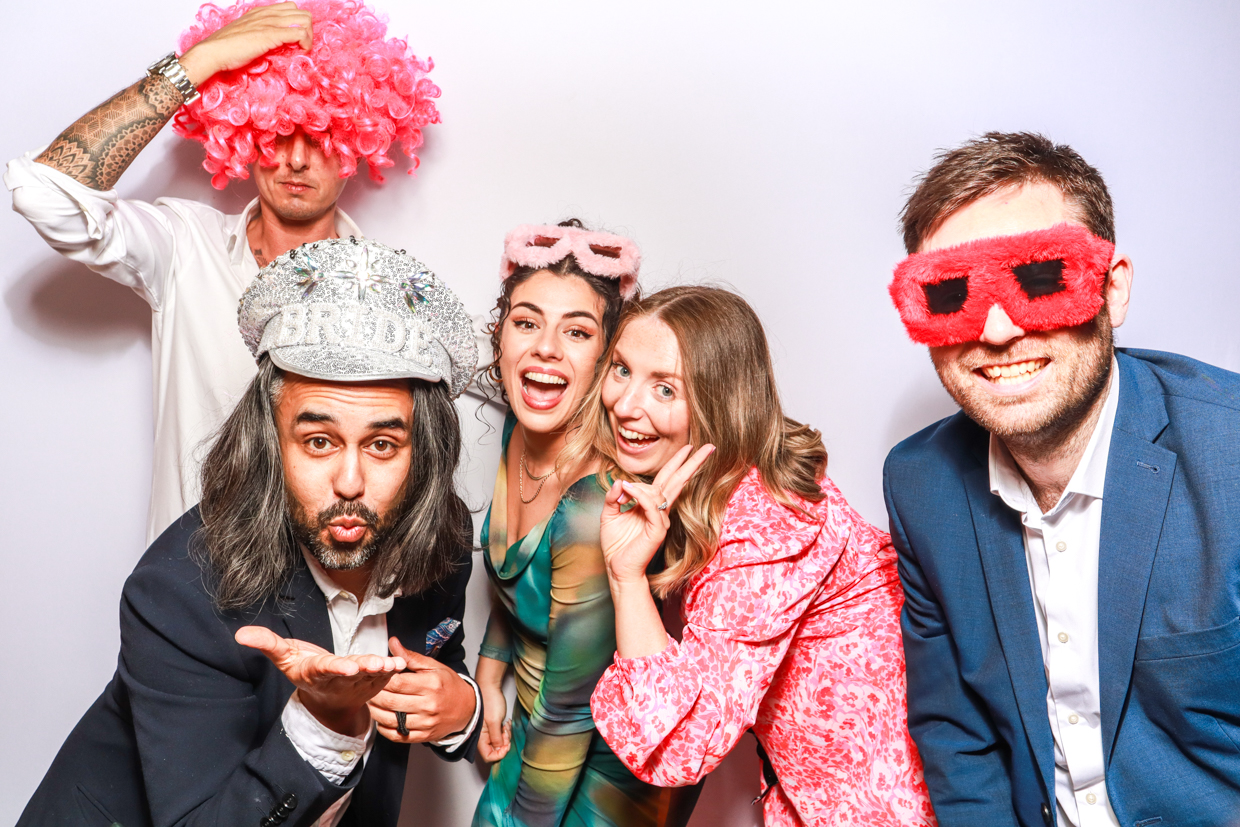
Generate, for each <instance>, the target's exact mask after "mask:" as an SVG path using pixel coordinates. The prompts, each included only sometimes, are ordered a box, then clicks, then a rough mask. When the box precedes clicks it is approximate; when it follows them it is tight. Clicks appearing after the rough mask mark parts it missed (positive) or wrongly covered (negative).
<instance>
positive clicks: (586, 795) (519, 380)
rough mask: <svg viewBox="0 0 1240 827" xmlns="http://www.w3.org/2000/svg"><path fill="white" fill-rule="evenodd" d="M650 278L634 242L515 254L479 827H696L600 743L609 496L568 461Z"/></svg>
mask: <svg viewBox="0 0 1240 827" xmlns="http://www.w3.org/2000/svg"><path fill="white" fill-rule="evenodd" d="M639 264H640V254H639V252H638V250H637V247H636V245H635V244H634V243H633V242H632V241H631V240H629V239H627V238H623V237H621V236H616V235H611V234H608V233H596V232H589V231H587V230H585V229H584V228H583V227H582V225H581V222H579V221H576V220H570V221H567V222H564V223H562V224H560V225H558V226H523V227H518V228H517V229H515V230H513V231H512V232H511V233H509V234H508V236H507V238H506V239H505V244H504V257H503V261H502V267H501V273H500V276H501V278H502V279H503V286H502V288H501V290H500V296H499V300H498V301H497V302H496V307H495V317H496V320H495V322H494V323H493V325H492V326H491V346H492V349H493V351H494V361H493V362H492V363H491V364H490V365H489V366H488V367H487V368H486V374H487V376H488V378H489V379H490V380H491V381H492V382H493V383H494V384H495V385H498V387H499V388H500V390H501V393H502V394H503V396H504V398H505V399H506V401H507V402H508V405H509V407H510V409H511V410H510V412H509V414H508V416H507V419H506V421H505V423H504V434H503V449H502V453H501V455H500V465H499V473H498V474H497V476H496V479H495V496H494V499H493V500H492V502H491V508H490V511H489V512H488V514H487V518H486V522H485V524H484V527H483V529H482V537H481V543H482V546H483V548H484V552H485V553H484V558H485V565H486V570H487V575H488V577H489V578H490V580H491V584H492V587H493V595H494V601H493V606H492V610H491V618H490V621H489V622H488V624H487V630H486V636H485V638H484V640H483V645H482V648H481V654H480V657H479V658H478V669H477V672H476V677H477V681H478V686H479V690H480V691H481V693H482V696H483V728H482V731H481V732H480V734H479V739H478V751H479V753H480V754H481V755H482V757H483V759H484V760H486V761H488V762H494V766H492V767H491V774H490V777H489V778H488V780H487V783H486V786H485V787H484V788H483V791H482V797H481V799H480V800H479V802H478V807H477V809H476V811H475V812H474V819H473V824H474V825H503V827H512V826H513V825H531V826H532V825H548V826H551V825H578V826H580V827H585V826H586V825H616V827H619V825H639V826H642V827H645V826H646V825H649V826H650V827H664V825H678V824H683V823H684V822H685V821H687V818H688V810H689V809H691V806H692V799H694V798H696V790H694V791H693V792H692V793H688V794H686V793H683V792H680V791H672V790H666V789H662V788H660V787H657V786H653V785H650V784H647V783H645V782H643V781H640V780H638V779H637V778H636V777H635V776H634V775H633V773H631V772H630V771H629V770H628V769H627V768H626V767H625V766H624V764H623V763H621V761H620V760H619V759H618V758H616V756H615V755H614V754H613V753H612V751H611V750H610V749H609V748H608V746H607V744H606V743H605V742H604V741H603V739H602V738H601V737H600V736H599V734H598V732H597V731H596V730H595V728H594V721H593V719H592V718H591V716H590V694H591V693H592V692H593V691H594V686H595V684H596V683H597V682H598V679H599V676H600V675H602V674H603V670H604V669H606V668H607V666H608V665H609V664H610V663H611V662H612V658H613V656H614V654H615V649H616V638H615V629H614V616H615V615H614V611H615V610H614V608H613V606H612V603H611V594H610V591H609V589H608V581H607V575H606V572H605V571H604V565H603V552H602V546H601V543H600V539H599V525H600V523H599V520H600V515H601V514H602V511H603V500H604V497H605V496H606V494H607V489H606V486H604V485H601V484H600V482H599V480H598V478H597V472H598V470H599V468H600V467H601V466H600V462H599V459H598V458H597V457H594V456H591V455H588V454H586V455H582V456H580V457H579V458H578V460H577V461H575V462H565V461H563V459H562V458H561V450H562V449H563V447H564V444H565V436H566V434H567V433H568V431H569V430H570V428H571V427H572V425H573V423H574V421H575V417H576V415H577V413H578V411H579V409H580V407H581V400H582V398H583V397H584V396H585V394H586V392H587V391H588V390H589V388H590V386H591V385H592V384H593V382H594V376H595V371H596V368H597V365H598V362H599V357H600V355H602V353H603V351H604V350H605V349H606V347H607V344H608V342H609V341H610V338H611V334H612V332H613V331H614V330H615V327H616V322H617V321H618V319H619V316H620V311H621V308H622V306H623V305H624V303H625V302H626V301H627V300H629V299H632V298H634V297H635V296H636V293H637V271H638V267H639ZM510 665H511V666H512V667H513V669H514V672H515V677H516V686H517V704H516V708H515V709H514V711H513V716H512V720H511V721H510V722H505V720H504V719H505V716H506V712H507V701H506V699H505V697H504V693H503V680H504V676H505V674H506V672H507V670H508V668H509V666H510Z"/></svg>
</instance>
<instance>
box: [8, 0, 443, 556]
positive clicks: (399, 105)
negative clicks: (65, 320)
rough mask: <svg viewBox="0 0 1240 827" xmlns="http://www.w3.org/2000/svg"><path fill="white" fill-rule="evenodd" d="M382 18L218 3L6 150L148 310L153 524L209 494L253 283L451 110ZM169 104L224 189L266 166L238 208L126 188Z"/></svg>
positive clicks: (92, 262)
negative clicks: (20, 147)
mask: <svg viewBox="0 0 1240 827" xmlns="http://www.w3.org/2000/svg"><path fill="white" fill-rule="evenodd" d="M386 34H387V26H386V22H385V21H384V19H383V18H381V17H379V16H377V15H376V14H375V13H374V12H373V11H372V10H371V9H369V8H367V7H366V6H365V5H363V4H362V3H361V2H359V0H301V2H299V3H297V4H294V3H291V2H283V3H274V4H268V3H265V2H263V1H262V0H259V2H254V0H249V2H242V3H238V4H237V5H235V6H230V7H226V8H220V7H217V6H215V5H213V4H211V3H208V4H206V5H204V6H203V7H202V8H201V9H200V10H199V13H198V17H197V20H196V22H195V25H194V26H192V27H191V28H190V29H189V30H188V31H186V32H185V33H184V34H183V35H182V36H181V39H180V43H179V49H178V50H177V51H176V52H172V53H170V54H169V55H167V56H166V57H164V58H162V59H160V60H158V61H156V62H155V63H154V64H153V65H152V66H151V67H150V68H149V69H148V70H147V75H146V76H145V77H144V78H142V80H140V81H138V82H137V83H135V84H134V85H133V86H130V87H129V88H128V89H125V90H124V91H122V92H120V93H119V94H117V95H115V96H114V97H112V98H111V99H109V100H108V101H106V102H105V103H103V104H101V105H100V106H98V107H96V108H95V109H92V110H91V111H90V112H88V113H87V114H86V115H84V116H82V117H81V118H79V119H78V120H77V121H75V122H74V123H73V124H72V125H70V126H69V128H68V129H66V130H65V131H64V132H62V133H61V134H60V136H59V137H57V138H56V140H55V141H53V142H52V143H51V145H50V146H48V147H46V148H45V149H43V150H42V152H38V153H37V154H36V152H31V153H27V154H25V155H23V156H22V157H20V158H17V159H15V160H13V161H11V162H10V163H9V165H8V172H7V173H6V174H5V177H4V181H5V184H6V185H7V186H8V188H9V189H10V190H12V192H13V208H14V209H15V210H16V211H17V212H19V213H21V214H22V215H23V216H25V217H26V219H27V220H29V221H30V223H31V224H33V225H34V227H35V229H36V230H37V231H38V232H39V234H40V235H41V236H43V238H44V239H46V240H47V242H48V244H50V245H51V246H52V247H53V248H54V249H55V250H57V251H58V252H60V253H61V254H62V255H64V256H65V257H67V258H70V259H72V260H74V261H80V262H82V263H83V264H85V265H86V266H88V267H90V268H91V269H92V270H94V271H96V272H98V273H100V274H102V275H104V276H107V277H108V278H110V279H112V280H114V281H117V282H119V283H121V284H124V285H126V286H127V287H130V288H131V289H133V290H134V291H135V292H136V293H138V295H140V296H142V298H143V299H145V300H146V301H147V303H148V304H150V306H151V310H152V311H153V316H152V324H151V338H152V347H151V354H152V361H153V363H154V364H153V368H154V379H155V393H154V404H155V451H154V471H153V478H152V486H151V504H150V512H149V517H148V523H147V541H148V542H150V541H153V540H154V539H155V537H157V536H158V535H159V534H160V533H161V532H162V531H163V530H164V528H166V527H167V526H168V525H169V524H171V523H172V521H173V520H175V519H176V518H177V517H179V516H180V515H181V514H182V513H184V512H185V510H186V509H188V508H189V507H190V506H192V505H193V504H194V503H195V502H197V501H198V487H197V481H198V467H199V461H200V457H201V455H202V454H203V453H204V451H205V449H204V448H201V447H200V446H201V445H202V443H203V441H204V440H206V439H208V438H209V437H210V436H211V435H212V434H213V433H214V432H215V430H216V429H217V428H218V427H219V425H220V424H221V423H222V422H223V419H224V416H225V415H226V414H227V412H228V411H230V410H231V409H232V407H233V405H234V403H235V402H236V401H237V399H238V398H239V397H240V395H241V393H242V391H244V389H245V387H246V385H247V384H248V383H249V381H250V379H252V378H253V376H254V361H253V360H252V359H251V358H250V356H249V354H248V353H247V352H246V349H245V348H244V347H242V346H241V344H240V342H238V341H237V337H236V335H235V333H234V332H233V325H234V324H235V323H236V314H237V302H238V300H239V299H240V297H241V294H242V292H243V291H244V290H245V288H246V286H247V285H248V284H249V283H250V282H251V281H252V280H253V278H254V276H255V275H256V274H257V273H258V270H259V268H260V267H262V266H264V265H266V264H267V263H268V262H269V261H272V260H274V259H275V258H277V257H279V256H280V255H282V254H283V253H286V252H288V251H289V250H291V249H293V248H295V247H297V246H299V245H301V244H303V243H306V242H310V241H317V240H320V239H325V238H336V237H342V236H361V231H360V230H359V229H358V228H357V225H356V224H354V223H353V221H352V220H351V219H350V218H349V217H348V216H347V215H345V214H344V213H343V212H342V211H341V210H339V209H338V208H337V206H336V201H337V199H338V198H339V197H340V194H341V191H342V190H343V189H344V185H345V183H346V182H347V180H348V179H349V177H350V176H352V175H353V174H354V173H355V172H356V171H357V162H358V159H359V158H361V159H365V161H366V163H367V165H368V166H369V169H370V174H371V177H372V178H374V179H376V180H380V181H381V180H382V176H380V175H379V169H380V168H382V167H388V166H392V165H393V162H392V161H391V160H390V159H389V158H388V154H387V153H388V149H389V147H390V146H391V144H392V143H393V141H397V142H399V144H400V146H401V148H402V149H403V151H404V152H405V154H406V155H408V156H409V157H410V158H411V159H412V161H413V166H416V164H417V158H416V156H415V154H414V153H415V150H416V149H417V147H418V146H419V145H420V144H421V142H422V133H421V129H422V128H423V127H424V126H426V125H427V124H431V123H438V121H439V114H438V112H437V111H436V110H435V106H434V102H433V99H434V98H436V97H438V95H439V89H438V88H437V87H436V86H435V85H434V84H433V83H431V81H430V80H429V79H427V78H426V73H427V72H428V71H430V69H431V63H430V61H423V60H419V59H418V58H417V57H415V56H414V55H412V54H411V53H410V51H409V48H408V46H407V44H406V43H405V41H404V40H401V39H398V38H388V37H386ZM178 53H179V57H178ZM174 116H175V119H174ZM173 119H174V123H173V128H174V129H175V130H176V131H177V133H178V134H180V135H182V136H184V137H187V138H191V139H193V140H196V141H199V142H200V143H202V144H203V145H204V148H205V151H206V158H205V160H204V161H203V167H204V168H205V169H206V170H207V171H208V172H210V173H211V174H212V178H211V183H212V185H214V186H215V187H216V188H217V189H223V188H224V187H225V186H227V183H228V180H229V179H230V178H240V179H244V178H248V177H249V176H250V174H251V172H252V173H253V175H254V181H255V184H256V186H257V190H258V197H257V198H255V199H254V200H253V201H251V202H250V204H249V205H248V206H247V207H246V208H245V210H243V211H242V213H241V214H240V215H223V214H222V213H220V212H219V211H217V210H215V209H214V208H212V207H209V206H207V205H206V204H202V203H199V202H196V201H190V200H185V199H179V198H160V199H157V200H156V201H155V202H154V203H153V204H148V203H145V202H140V201H131V200H125V199H121V198H119V197H118V196H117V194H116V191H115V190H114V189H113V187H114V186H115V184H116V182H117V180H118V179H119V178H120V176H121V175H122V174H123V173H124V171H125V169H126V168H127V167H128V166H129V164H130V163H131V162H132V161H133V160H134V158H135V157H136V156H137V155H138V153H139V152H141V151H142V149H143V148H144V147H145V146H146V145H147V144H148V143H150V141H151V140H152V139H153V138H154V137H155V135H156V134H157V133H158V132H159V130H160V129H161V128H162V127H163V126H164V124H166V123H167V122H168V121H169V120H173ZM411 171H412V170H411Z"/></svg>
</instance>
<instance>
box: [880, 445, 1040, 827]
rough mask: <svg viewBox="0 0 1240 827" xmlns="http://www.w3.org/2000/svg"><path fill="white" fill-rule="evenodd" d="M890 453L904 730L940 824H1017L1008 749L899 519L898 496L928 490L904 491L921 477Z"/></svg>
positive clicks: (888, 493)
mask: <svg viewBox="0 0 1240 827" xmlns="http://www.w3.org/2000/svg"><path fill="white" fill-rule="evenodd" d="M897 450H899V449H898V448H897ZM894 458H895V452H894V451H893V452H892V455H890V456H888V458H887V462H886V464H885V465H884V467H883V494H884V496H885V498H886V501H887V513H888V515H889V517H890V519H891V539H892V543H893V544H894V545H895V547H896V551H897V552H898V554H899V571H900V582H901V584H902V585H903V587H904V608H903V610H902V612H901V615H900V628H901V631H902V632H903V637H904V658H905V663H906V668H907V670H908V717H909V732H910V733H911V734H912V736H913V740H914V741H916V743H917V749H918V751H919V752H920V753H921V758H922V762H923V763H924V765H925V777H926V786H927V787H928V788H929V790H930V800H931V802H932V803H933V804H934V811H935V814H936V815H937V816H938V820H939V823H940V824H950V825H953V827H956V825H976V827H1001V825H1016V824H1017V821H1016V817H1015V813H1014V811H1013V806H1012V788H1011V781H1010V778H1009V770H1008V763H1009V762H1008V761H1007V755H1006V751H1007V746H1006V744H1005V742H1004V741H1003V740H1002V738H1001V737H1000V735H999V733H998V732H997V731H996V729H995V726H994V724H993V722H992V720H991V718H990V715H989V713H988V712H987V710H986V707H985V704H984V703H983V702H982V699H981V698H979V697H978V696H977V694H976V693H975V692H974V691H973V690H972V689H971V688H970V687H969V686H968V685H967V684H966V683H965V681H964V679H963V677H962V675H961V665H960V659H959V655H958V652H957V646H956V641H955V640H954V639H953V637H952V629H951V627H950V625H949V624H948V623H947V620H946V617H945V616H944V612H943V608H942V606H941V605H940V604H939V602H938V599H937V597H936V595H935V593H934V589H933V588H932V587H931V586H930V584H929V582H928V580H927V577H926V574H925V572H924V571H923V570H922V567H921V566H920V565H919V563H918V560H917V554H916V550H915V549H913V548H911V546H910V544H909V540H908V535H907V534H906V532H905V529H904V525H903V523H902V522H901V519H900V513H899V508H898V505H897V503H898V501H899V500H900V499H901V498H902V496H928V493H927V492H922V491H914V490H909V489H910V487H911V486H910V483H913V484H916V483H915V482H914V481H915V480H918V479H919V478H922V475H920V474H914V472H911V471H910V470H908V469H904V468H902V467H901V465H900V463H899V462H898V461H896V460H895V459H894ZM977 587H978V588H984V585H983V584H981V583H978V584H977Z"/></svg>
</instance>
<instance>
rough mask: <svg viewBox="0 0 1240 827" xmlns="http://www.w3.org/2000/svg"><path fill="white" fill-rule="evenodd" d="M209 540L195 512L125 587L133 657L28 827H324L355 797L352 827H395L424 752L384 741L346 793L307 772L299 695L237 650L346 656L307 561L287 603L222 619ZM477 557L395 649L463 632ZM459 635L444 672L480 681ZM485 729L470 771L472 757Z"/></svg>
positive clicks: (421, 609)
mask: <svg viewBox="0 0 1240 827" xmlns="http://www.w3.org/2000/svg"><path fill="white" fill-rule="evenodd" d="M201 525H202V520H201V518H200V517H199V516H198V508H197V507H195V508H193V509H191V510H190V511H188V512H187V513H186V514H185V515H184V516H182V517H181V518H180V519H179V520H178V521H177V522H175V523H173V525H172V526H171V527H170V528H169V529H168V530H167V531H165V532H164V533H163V535H162V536H160V538H159V539H158V540H156V541H155V543H154V544H152V545H151V547H150V548H149V549H148V550H147V552H146V554H144V555H143V557H142V560H141V561H140V562H139V563H138V566H137V568H135V569H134V571H133V574H131V575H130V576H129V579H128V580H127V581H126V582H125V588H124V590H123V592H122V596H121V651H120V657H119V659H118V663H117V669H116V674H115V676H114V677H113V678H112V681H111V683H109V684H108V686H107V688H106V689H105V690H104V691H103V694H102V695H100V696H99V699H98V700H97V701H95V703H94V705H92V706H91V708H90V709H89V710H88V711H87V713H86V714H85V715H84V716H83V717H82V720H81V721H80V722H79V723H78V725H77V727H75V728H74V730H73V732H72V733H71V734H70V735H69V738H68V740H66V741H65V744H64V746H62V747H61V749H60V752H59V753H58V754H57V756H56V759H55V760H54V761H53V762H52V766H51V768H50V769H49V770H48V772H47V775H46V776H45V777H44V779H43V782H42V783H41V784H40V785H39V788H38V789H37V790H36V791H35V794H34V796H33V797H32V798H31V799H30V803H29V804H27V805H26V810H25V812H23V813H22V816H21V819H20V820H19V821H18V825H19V827H27V825H29V826H30V827H34V826H35V825H40V826H41V825H48V827H51V825H83V827H85V825H92V827H93V825H100V827H107V826H108V825H113V824H121V825H123V826H124V827H153V825H160V827H163V825H173V824H176V825H220V827H223V826H224V825H228V827H260V825H261V827H272V826H273V825H275V824H281V823H282V824H284V825H288V827H292V825H309V824H313V823H314V821H315V819H317V818H318V817H319V816H320V815H322V813H323V811H324V810H326V809H327V807H328V806H330V805H331V804H332V803H333V802H335V801H336V800H337V799H339V798H340V797H341V796H342V795H344V794H345V792H346V791H347V790H353V791H354V792H353V798H352V800H351V802H350V804H349V807H348V809H347V810H346V811H345V816H344V821H343V824H347V825H366V827H371V825H390V826H391V827H394V825H395V824H396V820H397V816H398V815H399V810H400V801H401V793H402V791H403V788H404V783H405V768H406V764H407V762H408V759H409V747H408V746H407V745H402V744H395V743H392V742H391V741H388V740H387V739H386V738H383V737H382V736H378V735H376V736H375V742H374V748H373V749H372V750H371V753H370V756H369V758H368V759H367V761H366V763H365V767H364V768H363V767H362V765H361V763H360V762H359V765H358V768H357V769H356V770H354V772H353V773H352V774H351V775H350V776H349V777H348V778H347V779H346V780H345V782H344V783H343V784H341V785H337V784H333V783H331V782H330V781H328V780H327V779H325V778H324V777H323V776H322V775H321V774H320V773H319V772H318V771H317V770H316V769H314V768H313V767H312V766H310V765H309V764H308V763H306V761H305V760H303V759H302V758H301V756H300V755H299V754H298V752H297V750H296V748H294V746H293V744H292V742H291V741H289V739H288V737H287V736H286V735H285V734H284V730H283V728H282V727H281V724H280V715H281V713H282V712H283V711H284V705H285V703H286V702H287V701H288V698H289V696H290V695H291V694H292V692H293V685H292V684H291V683H290V682H289V681H288V679H287V678H285V677H284V675H283V673H281V672H280V671H279V670H278V669H276V667H275V666H274V665H273V664H272V663H271V662H270V661H269V660H267V658H266V657H265V656H264V655H262V654H261V653H259V652H258V651H257V650H255V649H250V648H247V647H245V646H241V645H240V644H238V643H237V642H236V641H235V640H234V639H233V635H234V634H235V633H236V631H237V629H239V628H240V627H242V626H246V625H260V626H266V627H268V628H270V629H272V630H274V631H275V632H276V634H279V635H281V636H283V637H291V638H297V639H300V640H305V641H308V642H310V643H314V644H317V645H319V646H321V647H323V648H324V649H327V650H328V651H331V649H332V633H331V626H330V621H329V619H328V616H327V603H326V600H325V598H324V596H323V593H322V592H321V591H320V590H319V588H318V586H317V585H315V582H314V579H313V577H311V575H310V570H309V568H308V567H307V566H306V564H305V561H304V560H302V559H300V557H299V559H298V567H297V570H296V571H295V572H294V574H293V576H292V578H291V579H290V581H289V582H288V584H287V586H286V588H285V589H284V590H283V592H282V593H281V595H280V598H281V599H280V601H278V602H277V601H271V600H268V601H266V602H265V603H264V604H263V605H262V606H259V607H257V608H252V609H247V610H244V611H229V612H220V611H218V610H217V609H215V607H214V605H213V604H212V602H211V598H210V595H209V594H208V592H207V589H206V587H205V586H204V577H203V572H202V570H201V569H200V568H199V566H198V564H197V563H196V562H195V560H194V559H193V558H192V557H191V556H190V554H189V547H190V538H191V535H192V534H193V533H194V531H195V530H197V529H198V527H199V526H201ZM470 566H471V555H470V553H469V550H468V549H463V550H462V554H461V565H460V567H459V568H458V569H457V570H456V572H455V573H454V574H453V575H452V576H451V577H450V578H449V579H448V580H446V581H445V582H444V583H442V584H440V585H438V586H436V587H434V588H432V589H430V590H429V591H427V592H425V593H424V594H421V595H417V596H414V597H407V598H398V599H397V600H396V601H395V603H394V604H393V606H392V609H391V611H389V612H388V613H387V625H388V634H389V636H391V635H395V636H396V637H398V638H399V639H400V640H401V642H402V643H403V644H404V645H405V646H406V647H407V648H409V649H410V650H411V651H415V652H422V651H425V644H426V633H427V632H428V631H429V630H431V629H434V628H435V626H436V625H438V624H439V623H440V622H441V621H442V620H444V619H446V618H449V617H451V618H455V619H457V620H461V619H462V615H463V613H464V609H465V584H466V583H467V582H468V581H469V573H470ZM463 640H464V631H463V629H460V628H458V629H457V630H456V632H455V633H454V634H453V636H452V637H451V638H450V639H449V640H448V641H447V643H445V644H444V646H443V647H442V649H440V651H439V653H438V654H437V655H436V656H435V657H436V659H438V660H439V661H442V662H443V663H445V664H447V665H449V666H451V667H452V668H453V669H455V670H456V671H458V672H461V673H465V671H466V669H465V650H464V646H463ZM476 739H477V728H475V733H474V735H473V737H472V738H471V739H470V740H469V742H468V743H466V744H464V745H462V746H461V747H460V748H458V749H457V750H456V751H455V752H453V753H447V752H445V751H443V750H437V751H438V752H439V753H440V754H441V755H443V757H445V758H448V759H449V760H455V759H457V758H460V757H461V756H463V755H465V754H466V753H468V752H470V751H472V749H473V746H474V743H475V742H476Z"/></svg>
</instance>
